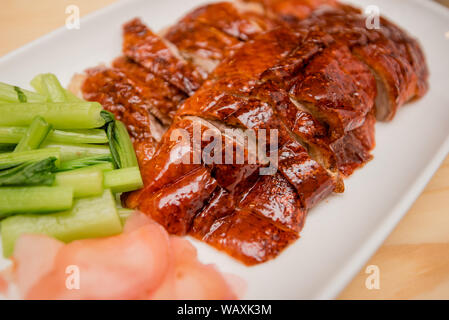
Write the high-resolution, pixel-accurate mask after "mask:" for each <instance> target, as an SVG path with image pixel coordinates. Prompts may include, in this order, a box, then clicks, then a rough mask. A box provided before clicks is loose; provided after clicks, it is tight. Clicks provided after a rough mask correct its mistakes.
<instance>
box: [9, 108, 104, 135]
mask: <svg viewBox="0 0 449 320" xmlns="http://www.w3.org/2000/svg"><path fill="white" fill-rule="evenodd" d="M101 110H102V107H101V105H100V104H99V103H97V102H47V103H1V104H0V114H1V115H2V116H1V117H0V126H19V127H20V126H22V127H23V126H29V125H30V124H31V122H32V121H33V119H34V117H36V116H41V117H43V118H44V119H45V121H47V122H48V123H50V124H51V125H53V127H54V128H55V129H91V128H99V127H102V126H103V125H104V124H105V121H104V119H103V118H102V117H101V115H100V112H101Z"/></svg>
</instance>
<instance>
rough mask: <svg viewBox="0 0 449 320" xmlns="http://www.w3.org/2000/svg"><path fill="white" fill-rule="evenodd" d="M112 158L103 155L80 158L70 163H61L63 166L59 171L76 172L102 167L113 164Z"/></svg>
mask: <svg viewBox="0 0 449 320" xmlns="http://www.w3.org/2000/svg"><path fill="white" fill-rule="evenodd" d="M111 161H112V158H111V155H110V154H108V155H101V156H95V157H86V158H80V159H75V160H70V161H64V162H62V163H61V165H60V166H59V168H58V171H67V170H74V169H79V168H84V167H89V166H93V165H100V164H111V165H112V163H111Z"/></svg>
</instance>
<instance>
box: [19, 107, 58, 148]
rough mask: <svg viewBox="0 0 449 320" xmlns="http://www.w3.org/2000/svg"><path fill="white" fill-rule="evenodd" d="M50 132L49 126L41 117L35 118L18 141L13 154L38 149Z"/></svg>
mask: <svg viewBox="0 0 449 320" xmlns="http://www.w3.org/2000/svg"><path fill="white" fill-rule="evenodd" d="M50 130H51V126H50V125H49V124H48V123H47V122H46V121H45V120H44V119H43V118H42V117H39V116H37V117H36V118H34V120H33V122H31V125H30V127H29V128H28V130H27V131H26V132H25V134H24V135H23V136H22V138H21V139H20V141H19V143H18V144H17V146H16V148H15V149H14V152H21V151H29V150H34V149H38V148H39V146H40V145H41V143H42V141H44V140H45V138H46V137H47V135H48V133H49V132H50Z"/></svg>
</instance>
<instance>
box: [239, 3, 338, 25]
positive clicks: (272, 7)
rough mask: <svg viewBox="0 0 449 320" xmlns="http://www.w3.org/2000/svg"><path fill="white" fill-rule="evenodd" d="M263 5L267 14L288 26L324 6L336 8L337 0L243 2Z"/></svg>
mask: <svg viewBox="0 0 449 320" xmlns="http://www.w3.org/2000/svg"><path fill="white" fill-rule="evenodd" d="M243 1H245V2H254V3H259V4H261V5H262V6H263V7H264V9H265V11H266V14H267V15H268V16H270V17H273V18H275V19H278V20H280V21H282V22H285V23H288V24H296V23H298V22H299V21H301V20H303V19H305V18H307V17H308V16H309V15H310V14H311V13H312V12H313V11H314V10H316V9H317V8H319V7H320V6H322V5H326V6H330V7H335V6H336V5H337V1H336V0H243Z"/></svg>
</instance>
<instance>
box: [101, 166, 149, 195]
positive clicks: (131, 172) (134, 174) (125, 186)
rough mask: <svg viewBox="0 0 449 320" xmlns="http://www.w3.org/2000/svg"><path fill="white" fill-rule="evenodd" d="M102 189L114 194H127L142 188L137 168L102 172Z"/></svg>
mask: <svg viewBox="0 0 449 320" xmlns="http://www.w3.org/2000/svg"><path fill="white" fill-rule="evenodd" d="M104 187H105V188H106V189H111V191H112V192H114V193H121V192H129V191H134V190H137V189H140V188H142V187H143V182H142V177H141V175H140V171H139V168H138V167H131V168H123V169H117V170H112V171H106V172H104Z"/></svg>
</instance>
